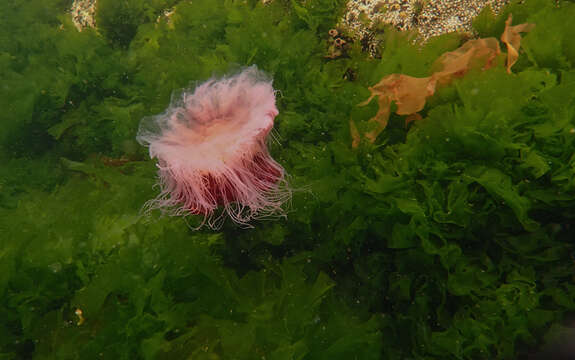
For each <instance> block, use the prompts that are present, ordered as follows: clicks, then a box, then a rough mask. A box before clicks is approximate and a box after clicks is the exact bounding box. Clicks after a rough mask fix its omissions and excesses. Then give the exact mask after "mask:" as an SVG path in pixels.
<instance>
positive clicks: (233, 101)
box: [138, 66, 290, 228]
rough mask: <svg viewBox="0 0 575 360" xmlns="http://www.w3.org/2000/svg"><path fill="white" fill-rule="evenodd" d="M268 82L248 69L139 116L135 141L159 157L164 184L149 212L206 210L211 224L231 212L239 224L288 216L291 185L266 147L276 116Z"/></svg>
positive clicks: (199, 212)
mask: <svg viewBox="0 0 575 360" xmlns="http://www.w3.org/2000/svg"><path fill="white" fill-rule="evenodd" d="M271 83H272V82H271V79H269V78H268V77H267V76H266V75H265V74H264V73H263V72H261V71H259V70H258V69H257V68H256V67H255V66H251V67H248V68H245V69H244V70H243V71H241V72H239V73H237V74H234V75H231V76H227V77H224V78H221V79H211V80H208V81H207V82H205V83H203V84H200V85H199V86H197V87H196V88H195V89H193V90H190V91H184V92H183V93H182V94H181V96H177V97H173V99H172V104H171V105H170V107H169V108H168V109H167V110H166V111H165V112H164V113H162V114H160V115H156V116H152V117H148V118H144V120H142V123H141V125H140V129H139V132H138V141H139V142H140V143H141V144H143V145H146V146H148V147H149V152H150V157H151V158H156V159H157V160H158V163H157V167H158V169H159V170H158V174H159V185H160V189H161V192H160V194H159V195H158V197H157V198H156V199H153V200H151V201H149V202H148V203H147V205H146V206H147V208H148V209H153V208H158V209H161V210H163V211H164V212H167V213H169V214H171V215H187V214H193V215H202V216H204V221H205V222H207V224H208V225H209V226H210V227H212V228H217V227H218V226H220V225H221V223H222V220H223V215H224V214H226V213H227V214H228V215H229V216H230V217H231V218H232V219H233V220H234V221H235V222H237V223H239V224H242V225H247V224H248V222H249V221H250V220H252V219H254V218H261V217H265V216H268V215H274V214H283V212H282V204H283V203H284V202H285V201H286V200H287V199H289V197H290V190H289V188H288V187H287V185H286V182H285V173H284V169H283V168H282V166H281V165H280V164H278V163H277V162H276V161H275V160H274V159H272V158H271V156H270V154H269V152H268V149H267V146H266V139H267V137H268V134H269V133H270V131H271V130H272V127H273V124H274V118H275V117H276V115H277V114H278V109H277V108H276V105H275V93H274V89H273V87H272V84H271ZM219 208H220V209H222V211H218V209H219ZM202 224H203V223H202Z"/></svg>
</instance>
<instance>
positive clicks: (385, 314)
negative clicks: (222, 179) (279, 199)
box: [0, 0, 575, 360]
mask: <svg viewBox="0 0 575 360" xmlns="http://www.w3.org/2000/svg"><path fill="white" fill-rule="evenodd" d="M343 5H344V4H343V1H340V0H308V1H302V0H289V1H288V0H274V1H271V2H269V3H267V4H265V5H264V4H263V3H262V2H261V1H255V0H247V1H232V0H194V1H191V2H190V1H177V0H165V1H163V0H138V1H136V0H127V1H121V2H118V1H115V0H99V1H98V10H97V11H98V12H97V14H96V25H97V27H96V29H91V28H85V29H83V30H82V31H78V30H77V29H76V27H75V26H74V24H73V23H72V21H71V17H70V16H69V14H67V11H68V9H69V8H70V6H71V2H70V1H67V0H66V1H64V0H27V1H24V0H6V1H2V2H0V35H1V36H0V84H1V86H0V105H1V107H2V109H3V111H2V114H1V115H0V118H1V122H0V124H1V125H0V126H1V131H0V159H1V161H2V166H1V167H0V189H1V191H0V358H1V359H80V358H90V359H91V358H101V359H304V360H308V359H390V360H391V359H524V358H525V359H528V358H530V357H532V356H534V355H535V354H537V353H540V352H543V351H552V350H554V349H568V348H569V346H570V345H571V346H572V344H570V343H569V339H573V338H574V336H575V334H574V333H575V327H574V326H573V315H574V314H575V278H574V275H575V261H574V260H575V257H574V256H575V252H574V248H573V239H575V223H574V217H575V69H574V66H575V42H573V41H572V34H573V33H575V22H573V21H572V19H573V18H574V17H575V4H573V3H572V2H568V1H554V0H524V1H512V2H511V4H510V5H509V6H508V7H507V8H505V9H504V10H503V11H502V12H501V14H500V15H499V16H494V15H492V14H491V13H490V12H489V10H484V11H483V12H482V13H481V14H480V15H479V17H478V18H477V19H476V20H475V23H474V27H475V29H476V31H477V33H478V35H479V36H480V37H481V38H495V39H501V36H502V34H503V33H504V31H505V28H506V24H505V22H506V21H507V20H508V19H509V15H510V14H512V16H513V18H512V19H513V25H519V24H534V26H533V27H532V28H530V29H529V31H528V32H523V33H522V34H521V43H520V48H519V47H517V46H514V45H513V46H512V47H513V49H515V50H517V49H518V54H517V55H518V56H517V57H516V58H515V59H514V64H513V66H512V67H511V68H510V71H508V68H507V67H506V66H505V64H506V60H507V56H508V55H509V49H508V48H506V47H504V48H503V50H502V51H501V53H499V54H496V55H495V56H494V58H493V62H494V66H491V67H488V68H484V69H481V66H479V67H478V68H473V67H472V68H470V69H469V71H467V72H466V74H465V76H463V77H460V78H456V79H452V80H451V81H450V82H449V84H446V85H445V86H441V87H438V88H437V89H436V91H435V92H434V93H433V94H432V95H430V96H428V97H426V98H425V102H424V106H423V107H422V108H421V109H418V110H417V114H418V116H417V118H416V119H415V120H417V121H406V120H414V119H407V118H406V115H407V114H402V113H401V111H399V112H398V111H397V109H398V104H397V103H394V102H390V104H389V111H388V112H389V115H388V118H387V119H386V124H385V127H384V128H379V126H380V125H381V123H377V122H375V123H374V121H371V120H370V119H372V118H374V117H375V116H376V115H377V114H378V111H380V110H381V109H380V108H379V107H378V103H377V101H371V102H370V103H367V104H365V105H364V106H358V105H359V104H361V103H364V102H365V100H366V99H368V98H369V97H370V94H371V92H370V90H369V88H370V87H372V88H373V87H375V86H376V84H378V83H379V82H380V81H381V80H382V79H384V78H385V77H386V76H389V75H391V74H404V75H405V76H409V77H413V78H427V77H430V76H432V75H433V73H434V72H435V71H436V69H434V67H433V64H434V62H435V61H436V59H438V58H441V56H442V54H445V53H448V52H453V51H455V50H456V49H458V48H460V47H461V46H465V45H464V44H465V39H463V38H462V36H460V35H457V34H450V35H445V36H442V37H439V38H436V39H433V40H431V41H430V42H429V43H428V44H426V45H425V46H420V45H417V44H414V43H413V42H412V41H411V37H410V35H409V34H402V33H397V32H394V31H393V30H391V29H386V30H385V31H384V32H383V33H379V34H378V36H381V37H382V38H383V40H384V42H383V44H384V47H383V49H382V50H381V58H377V59H374V58H370V57H369V55H368V54H367V53H365V52H363V51H362V49H361V44H358V43H355V42H353V41H352V40H351V37H350V36H348V35H347V34H345V29H336V30H337V32H336V33H337V34H343V35H342V39H345V47H341V48H338V51H337V53H333V52H330V48H333V47H334V46H335V45H334V43H335V41H336V40H334V38H333V37H332V35H330V33H331V34H334V32H333V31H331V32H330V30H333V29H335V28H336V27H337V25H336V24H337V19H338V18H339V16H340V14H341V11H342V10H343ZM513 41H514V40H512V39H511V41H510V43H511V44H513ZM340 42H341V41H340ZM502 45H503V43H500V46H502ZM511 56H514V55H513V54H512V55H511ZM252 65H257V68H258V69H260V70H261V71H263V72H265V73H266V74H267V75H269V77H270V80H271V79H273V89H275V90H277V92H276V93H275V95H276V100H275V101H276V104H275V105H276V106H277V110H278V111H279V114H277V116H276V117H275V118H274V119H273V122H274V130H273V132H274V133H273V134H274V136H275V137H277V139H278V141H277V142H276V141H269V142H268V143H267V147H268V149H269V153H270V155H271V156H272V157H273V159H275V160H276V161H277V162H278V163H279V164H281V166H282V167H283V168H284V169H285V171H286V173H287V174H289V177H288V179H287V180H288V181H289V183H290V185H291V186H292V187H293V188H294V189H298V190H297V191H294V193H293V196H292V199H291V201H290V202H288V204H286V206H285V209H284V210H285V211H286V214H287V217H285V218H277V219H266V220H257V219H256V220H252V221H250V224H251V225H253V228H249V229H245V228H242V227H239V226H238V225H236V224H235V223H234V222H233V221H230V219H226V220H224V223H223V226H222V227H221V229H219V230H217V231H214V230H211V229H209V228H202V229H201V230H194V228H195V227H197V226H198V225H199V224H201V222H202V221H203V217H202V216H201V212H200V211H198V213H200V215H196V216H187V217H181V216H161V214H160V212H159V211H151V213H150V214H149V215H146V214H145V212H144V211H142V208H143V206H144V204H145V203H146V201H148V200H149V199H154V198H156V197H157V196H158V195H159V194H160V193H161V189H159V188H158V187H154V184H155V183H156V182H157V180H158V179H157V176H158V175H157V171H158V169H157V167H156V160H152V159H150V158H149V152H148V150H149V149H147V148H146V147H144V146H141V145H140V144H139V143H138V142H137V139H136V136H137V134H138V128H139V124H140V121H141V120H142V119H143V118H147V117H150V116H154V115H156V114H164V113H165V111H166V108H168V107H169V106H170V104H173V102H171V99H176V101H177V99H181V97H178V94H180V95H181V94H182V93H181V92H180V93H179V91H182V89H189V88H193V87H194V86H196V85H198V84H201V83H203V82H204V81H206V80H208V79H210V78H221V77H222V76H224V75H225V74H229V73H230V72H232V73H237V71H238V69H245V68H249V67H250V66H252ZM507 65H509V62H507ZM184 92H185V90H184ZM173 94H175V95H173ZM274 116H275V115H274ZM350 123H352V124H354V125H355V127H353V126H352V127H350ZM354 129H355V130H354ZM374 130H375V131H377V135H375V136H373V137H372V139H366V138H365V137H364V136H363V134H368V133H370V132H373V131H374ZM354 132H357V133H355V134H354ZM357 134H360V135H361V137H360V138H359V140H357V136H356V135H357ZM354 140H355V141H354ZM352 144H353V146H352ZM274 174H275V175H274ZM279 177H280V174H278V173H277V172H273V171H272V179H271V180H272V182H273V181H275V180H276V179H275V178H277V179H279ZM300 189H301V190H300ZM217 200H222V201H221V202H218V204H220V205H222V203H223V200H224V199H223V198H222V199H217ZM547 357H548V358H551V355H547Z"/></svg>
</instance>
